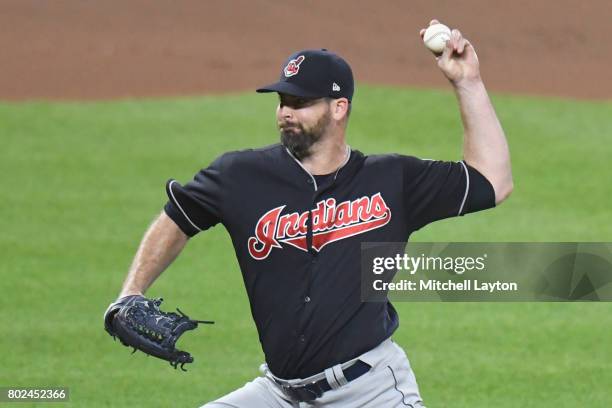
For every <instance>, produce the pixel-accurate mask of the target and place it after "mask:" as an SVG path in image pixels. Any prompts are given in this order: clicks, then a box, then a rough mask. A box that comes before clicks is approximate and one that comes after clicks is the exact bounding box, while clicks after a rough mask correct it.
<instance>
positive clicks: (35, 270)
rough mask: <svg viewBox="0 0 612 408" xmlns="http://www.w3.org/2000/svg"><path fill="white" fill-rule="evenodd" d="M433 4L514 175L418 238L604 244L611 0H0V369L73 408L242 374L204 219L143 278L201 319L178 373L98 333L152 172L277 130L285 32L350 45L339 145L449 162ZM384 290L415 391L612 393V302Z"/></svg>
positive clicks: (582, 398) (454, 152)
mask: <svg viewBox="0 0 612 408" xmlns="http://www.w3.org/2000/svg"><path fill="white" fill-rule="evenodd" d="M432 18H436V19H438V20H440V21H441V22H443V23H445V24H447V25H449V26H451V27H453V28H458V29H460V30H461V31H462V33H463V34H464V36H465V37H466V38H468V39H469V40H470V41H471V42H472V43H473V44H474V46H475V48H476V51H477V53H478V55H479V59H480V62H481V71H482V75H483V78H484V80H485V84H486V86H487V88H488V90H489V92H490V94H491V98H492V100H493V103H494V105H495V107H496V110H497V113H498V116H499V118H500V120H501V122H502V125H503V127H504V130H505V131H506V134H507V137H508V141H509V144H510V148H511V152H512V159H513V171H514V179H515V191H514V193H513V195H512V196H511V198H510V199H509V200H508V201H507V202H505V203H503V204H502V205H501V206H500V207H499V208H497V209H495V210H493V211H487V212H482V213H476V214H471V215H468V216H466V217H461V218H460V219H448V220H444V221H440V222H436V223H434V224H432V225H429V226H427V227H426V228H423V229H422V230H421V231H419V232H417V233H415V234H414V235H413V237H412V239H414V240H418V241H457V242H460V241H486V242H496V241H499V242H505V241H519V242H520V241H525V242H531V241H534V242H562V241H563V242H575V241H580V242H582V241H603V242H609V241H611V240H612V225H611V223H610V219H611V218H612V217H611V213H612V212H611V210H610V197H611V196H612V183H611V182H610V181H611V180H612V170H611V169H610V166H609V164H608V161H609V157H610V156H611V154H612V144H611V142H612V81H611V80H610V78H609V77H610V75H609V67H610V66H611V63H612V43H611V42H610V41H608V38H609V37H610V34H612V30H611V28H610V24H609V22H610V20H611V18H612V12H611V11H610V7H609V4H608V2H606V1H603V0H593V1H590V2H587V3H580V4H579V3H576V2H570V1H565V0H563V1H551V0H546V1H538V2H528V1H514V2H503V3H499V2H487V1H477V0H469V1H462V2H460V3H457V2H451V1H436V2H425V1H421V0H419V1H410V2H407V1H383V2H368V1H348V0H339V1H334V2H324V1H303V2H297V1H284V2H280V1H264V0H254V1H241V0H230V1H213V0H210V1H208V0H207V1H195V0H193V1H173V2H171V1H167V0H162V1H156V2H150V1H143V0H129V1H116V0H107V1H94V0H81V1H78V0H54V1H36V0H19V1H17V0H0V67H1V70H2V71H1V72H2V75H0V141H1V143H2V144H1V146H2V148H1V149H0V166H1V167H0V174H1V179H2V189H1V191H0V208H1V210H2V222H1V224H0V225H1V226H2V230H1V231H2V234H0V256H1V259H2V262H1V263H0V273H1V279H0V282H1V283H0V285H1V286H0V287H1V289H2V296H0V327H1V329H0V352H1V354H2V363H1V365H0V387H1V386H7V387H8V386H21V387H26V386H28V387H49V386H66V387H69V388H70V403H69V404H71V405H72V406H79V407H81V406H83V407H117V406H145V405H146V406H189V407H195V406H199V405H201V404H203V403H205V402H207V401H209V400H212V399H214V398H217V397H219V396H221V395H223V394H226V393H228V392H230V391H232V390H234V389H235V388H238V387H240V386H242V385H243V384H244V383H245V382H246V381H250V380H251V379H252V378H254V377H255V376H257V375H258V370H257V368H258V366H259V364H260V363H261V362H262V361H263V354H262V352H261V349H260V345H259V342H258V338H257V333H256V331H255V326H254V324H253V322H252V320H251V314H250V310H249V305H248V300H247V298H246V293H245V291H244V288H243V284H242V277H241V274H240V270H239V268H238V265H237V262H236V260H235V258H234V251H233V248H232V246H231V242H230V239H229V237H228V235H227V233H226V232H225V230H224V229H223V227H222V226H217V227H215V228H213V229H212V230H210V231H207V232H206V233H203V234H200V235H199V236H198V237H196V238H194V239H193V240H192V242H190V244H189V245H188V246H187V248H186V249H185V251H184V253H183V254H182V255H181V256H180V257H179V259H177V261H176V262H175V263H174V264H173V265H172V266H171V267H170V268H169V270H168V271H166V272H165V273H164V274H163V275H162V276H161V277H160V278H159V279H158V281H157V282H156V283H155V284H154V285H153V287H152V288H151V289H150V290H149V292H147V295H148V296H151V297H158V296H163V297H164V298H165V299H166V302H165V303H164V306H165V307H166V309H167V310H172V309H173V308H174V307H176V306H179V307H181V309H182V310H184V311H186V312H187V313H189V314H190V315H193V316H194V317H197V318H201V319H211V320H215V321H216V322H217V324H215V325H214V326H211V327H208V326H206V327H203V328H201V329H199V330H198V331H195V332H191V333H188V334H187V335H185V336H184V338H183V339H181V341H180V343H179V346H180V347H182V348H184V349H186V350H188V351H190V352H191V353H192V354H193V355H194V356H195V360H196V362H195V363H194V364H193V365H191V366H190V367H189V370H190V371H189V372H188V373H178V372H175V370H173V369H172V368H171V367H170V366H169V365H167V364H165V363H164V362H162V361H160V360H157V359H154V358H146V357H145V356H144V355H143V354H142V353H137V354H135V355H133V356H131V355H130V350H128V349H127V348H124V347H122V346H120V345H119V343H118V342H115V343H113V341H112V339H111V338H110V337H109V336H108V335H107V334H106V333H105V332H104V330H103V325H102V314H103V312H104V310H105V309H106V306H107V305H108V303H109V302H111V301H112V300H114V298H115V296H116V295H117V293H118V291H119V288H120V286H121V283H122V281H123V278H124V276H125V274H126V272H127V269H128V267H129V264H130V262H131V259H132V257H133V255H134V253H135V251H136V248H137V246H138V243H139V241H140V239H141V237H142V234H143V233H144V231H145V229H146V228H147V226H148V225H149V223H150V222H151V221H152V220H153V218H154V217H155V216H156V215H157V214H158V213H159V211H161V208H162V206H163V204H164V203H165V201H166V197H165V191H164V185H165V181H166V180H167V179H168V178H171V177H172V178H176V179H178V180H180V181H181V182H186V181H188V180H189V179H191V177H192V176H193V175H194V174H195V173H196V172H197V171H198V170H199V169H200V168H202V167H205V166H207V165H208V164H209V163H210V162H211V161H212V160H213V159H214V158H215V157H217V156H218V155H220V154H222V153H223V152H226V151H229V150H237V149H243V148H247V147H257V146H263V145H267V144H271V143H275V142H276V141H277V140H278V134H277V133H278V132H277V129H276V127H275V119H274V109H275V107H276V96H275V95H256V94H255V93H254V89H255V88H256V87H257V86H259V85H262V84H266V83H269V82H270V81H271V80H274V79H275V78H277V77H278V75H279V73H280V69H281V65H282V63H283V61H284V60H285V58H286V57H287V56H288V55H289V54H290V53H292V52H293V51H296V50H298V49H301V48H328V49H330V50H332V51H335V52H337V53H339V54H341V55H342V56H344V57H345V58H346V59H347V60H348V61H349V62H350V63H351V65H352V67H353V70H354V73H355V78H356V86H357V89H356V94H355V99H354V108H353V114H352V115H351V122H350V125H349V130H348V141H349V143H350V144H351V146H352V147H353V148H356V149H359V150H361V151H363V152H364V153H366V154H369V153H385V152H397V153H404V154H411V155H415V156H419V157H424V158H436V159H444V160H460V159H461V147H462V133H463V130H462V125H461V120H460V116H459V111H458V108H457V103H456V99H455V96H454V94H453V92H452V89H451V87H450V85H449V84H448V82H447V81H446V79H445V78H444V77H443V75H442V73H441V72H439V70H438V68H437V66H436V64H435V60H434V58H433V56H432V55H431V53H430V52H429V51H427V50H426V49H425V47H424V46H423V45H422V42H421V40H420V38H419V35H418V33H419V29H420V28H422V27H426V26H427V24H428V22H429V20H430V19H432ZM396 307H397V309H398V311H399V314H400V328H399V329H398V331H397V332H396V334H395V336H394V338H395V340H396V341H398V342H399V343H400V344H401V345H402V346H403V347H404V348H405V350H406V351H407V353H408V356H409V358H410V360H411V363H412V366H413V369H414V371H415V373H416V375H417V380H418V381H419V384H420V387H421V392H422V395H423V397H424V399H425V402H426V403H427V406H428V407H470V408H473V407H491V406H495V407H502V408H504V407H508V408H510V407H516V406H526V407H531V406H533V407H536V406H537V407H555V408H559V407H575V406H590V407H609V406H612V395H611V394H610V391H609V384H611V383H612V370H611V368H612V348H610V344H612V330H610V329H611V327H612V313H611V312H612V308H611V307H610V304H609V303H495V304H490V303H408V302H404V303H398V304H397V305H396ZM10 405H11V404H6V406H10ZM28 405H31V406H34V405H35V404H23V403H22V404H19V405H17V406H20V407H23V406H28ZM57 405H58V406H63V405H66V406H67V405H68V404H60V403H58V404H57Z"/></svg>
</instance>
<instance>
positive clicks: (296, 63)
mask: <svg viewBox="0 0 612 408" xmlns="http://www.w3.org/2000/svg"><path fill="white" fill-rule="evenodd" d="M354 88H355V84H354V81H353V72H352V70H351V67H350V66H349V64H348V63H347V62H346V61H345V60H344V59H343V58H342V57H340V56H339V55H336V54H334V53H333V52H330V51H328V50H326V49H324V48H322V49H318V50H316V49H315V50H302V51H298V52H295V53H293V54H291V55H290V56H289V58H287V59H286V60H285V62H284V63H283V65H282V68H281V74H280V78H279V80H278V81H277V82H275V83H273V84H270V85H267V86H264V87H262V88H259V89H257V92H278V93H284V94H287V95H294V96H301V97H304V98H323V97H330V98H347V99H348V100H349V101H351V99H352V98H353V91H354Z"/></svg>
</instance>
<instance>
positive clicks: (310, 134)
mask: <svg viewBox="0 0 612 408" xmlns="http://www.w3.org/2000/svg"><path fill="white" fill-rule="evenodd" d="M330 121H331V113H330V112H329V111H328V112H326V113H325V114H324V115H323V116H322V117H321V118H320V119H319V120H318V121H317V123H316V124H315V125H314V127H313V128H312V129H311V130H309V131H306V130H305V129H304V126H303V125H302V124H301V123H298V124H297V125H295V127H293V128H290V129H285V130H283V129H281V131H280V139H281V143H282V144H283V145H284V146H285V147H286V148H287V149H289V151H290V152H291V154H293V155H294V156H295V157H296V158H297V159H298V160H300V161H301V160H303V159H305V158H307V157H309V156H310V155H312V146H313V145H314V144H315V143H317V142H318V141H320V140H321V138H322V137H323V134H324V133H325V130H326V129H327V126H328V125H329V123H330Z"/></svg>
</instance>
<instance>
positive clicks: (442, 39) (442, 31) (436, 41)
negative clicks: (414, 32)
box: [423, 24, 451, 54]
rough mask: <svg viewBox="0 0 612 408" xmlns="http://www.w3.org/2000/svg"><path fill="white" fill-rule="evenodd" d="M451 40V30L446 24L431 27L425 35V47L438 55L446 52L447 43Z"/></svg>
mask: <svg viewBox="0 0 612 408" xmlns="http://www.w3.org/2000/svg"><path fill="white" fill-rule="evenodd" d="M450 38H451V30H450V28H448V27H447V26H445V25H444V24H434V25H430V26H429V27H428V28H427V30H425V34H424V35H423V42H424V43H425V46H426V47H427V48H429V49H430V50H431V51H433V52H435V53H436V54H439V53H441V52H442V51H444V47H446V41H448V40H450Z"/></svg>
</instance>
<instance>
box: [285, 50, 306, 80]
mask: <svg viewBox="0 0 612 408" xmlns="http://www.w3.org/2000/svg"><path fill="white" fill-rule="evenodd" d="M302 62H304V56H303V55H300V56H299V57H297V58H296V59H292V60H291V61H289V63H288V64H287V66H286V67H285V76H286V77H291V76H294V75H296V74H297V73H298V72H300V64H301V63H302Z"/></svg>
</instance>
